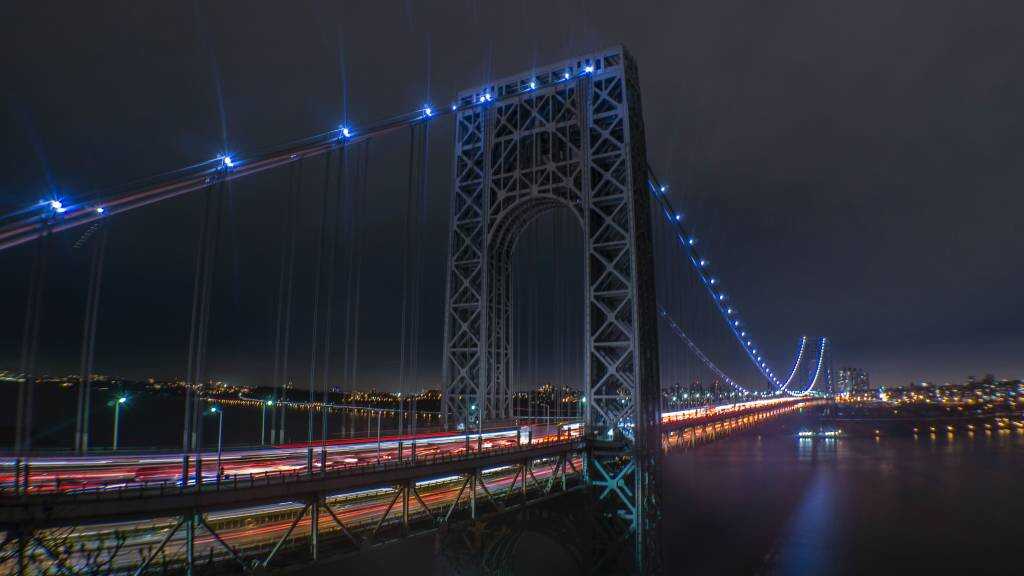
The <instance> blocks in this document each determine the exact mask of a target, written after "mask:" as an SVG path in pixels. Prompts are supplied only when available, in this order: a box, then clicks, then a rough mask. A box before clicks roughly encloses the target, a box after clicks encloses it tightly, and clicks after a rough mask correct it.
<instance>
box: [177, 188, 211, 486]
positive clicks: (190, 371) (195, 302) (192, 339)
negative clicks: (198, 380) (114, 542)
mask: <svg viewBox="0 0 1024 576" xmlns="http://www.w3.org/2000/svg"><path fill="white" fill-rule="evenodd" d="M212 194H213V187H212V186H210V187H207V189H206V190H205V191H204V192H203V202H202V209H201V220H200V222H199V237H198V239H197V242H196V257H195V262H196V266H195V273H194V277H193V279H192V312H191V314H190V315H189V329H188V350H187V360H186V368H185V424H184V426H183V427H182V439H181V449H182V452H186V453H187V452H188V451H189V450H191V449H192V434H193V432H192V396H193V389H192V387H193V385H194V383H195V370H196V334H197V332H198V331H199V310H200V306H201V303H200V300H201V295H202V286H203V270H204V269H205V266H204V262H205V260H206V236H207V234H208V231H207V227H208V226H209V218H208V215H207V212H208V211H209V209H208V206H209V204H210V196H211V195H212ZM186 472H187V471H183V472H182V474H183V477H182V482H185V480H186V478H185V477H184V475H185V473H186Z"/></svg>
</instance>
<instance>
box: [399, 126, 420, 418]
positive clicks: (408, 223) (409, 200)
mask: <svg viewBox="0 0 1024 576" xmlns="http://www.w3.org/2000/svg"><path fill="white" fill-rule="evenodd" d="M416 136H417V129H416V124H413V125H412V126H410V127H409V160H408V164H406V167H407V183H406V186H407V187H406V199H405V232H404V236H403V237H402V316H401V321H402V327H401V341H400V351H399V360H398V434H399V435H401V434H402V394H403V393H404V392H405V387H406V379H407V378H408V372H409V368H408V358H407V346H408V332H409V326H408V317H409V276H410V274H409V261H410V260H411V259H412V232H413V230H412V229H413V226H414V222H413V219H414V215H413V212H414V210H415V209H416V190H415V182H416V179H415V176H414V175H415V173H416V167H415V162H416Z"/></svg>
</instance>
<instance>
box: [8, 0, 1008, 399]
mask: <svg viewBox="0 0 1024 576" xmlns="http://www.w3.org/2000/svg"><path fill="white" fill-rule="evenodd" d="M286 8H287V9H286ZM2 21H3V23H2V24H0V38H2V40H0V43H2V45H0V47H2V50H0V59H2V67H0V74H2V76H0V78H2V81H0V98H2V100H0V102H2V106H3V109H2V115H0V117H2V118H3V126H4V129H3V131H2V140H0V145H2V146H3V154H2V155H0V214H8V213H10V212H12V211H14V210H18V209H20V208H23V207H25V206H27V205H30V204H32V203H34V202H38V201H39V199H40V198H43V197H46V196H48V195H50V194H59V195H61V196H62V197H69V198H74V197H75V195H76V194H84V193H90V192H93V191H96V190H100V189H105V188H108V187H112V186H117V185H121V184H125V183H127V182H130V181H132V180H135V179H137V178H140V177H144V176H148V175H152V174H156V173H161V172H165V171H168V170H173V169H176V168H179V167H182V166H186V165H190V164H193V163H195V162H200V161H204V160H208V159H210V158H214V157H216V156H218V155H219V154H221V153H223V152H225V151H227V152H231V153H232V154H235V155H238V156H245V155H246V154H247V153H254V152H258V151H260V150H263V149H266V148H268V147H271V146H273V145H276V144H280V143H283V142H286V141H290V140H294V139H298V138H301V137H304V136H307V135H310V134H314V133H319V132H323V131H325V130H330V129H332V128H336V127H337V126H338V125H339V124H341V123H343V122H344V123H348V124H351V125H353V126H356V127H358V126H359V125H361V124H363V125H365V124H368V123H370V122H373V121H375V120H379V119H381V118H385V117H388V116H391V115H394V114H396V113H399V112H406V111H411V110H414V109H417V108H420V107H421V106H423V105H424V103H427V102H431V103H434V104H435V105H445V104H447V103H448V102H450V100H451V99H452V98H453V97H454V94H455V92H456V91H458V90H460V89H464V88H469V87H472V86H476V85H478V84H482V83H484V82H486V81H488V80H490V79H494V78H500V77H502V76H505V75H508V74H513V73H516V72H519V71H520V70H524V69H528V68H530V67H531V66H533V65H543V64H546V63H550V62H557V61H559V60H561V59H564V58H568V57H571V56H573V55H576V54H581V53H586V52H589V51H593V50H597V49H600V48H603V47H606V46H609V45H613V44H618V43H621V44H624V45H626V46H627V47H628V49H629V50H630V51H631V52H632V53H633V55H634V57H635V58H636V60H637V62H638V65H639V68H640V78H641V86H642V90H643V107H644V114H645V117H646V128H647V139H648V140H647V147H648V152H649V157H650V163H651V165H652V166H654V167H655V170H657V172H658V174H659V176H660V178H661V179H662V180H664V181H666V182H667V183H668V184H669V185H670V186H671V188H672V192H673V194H674V201H675V202H676V203H677V205H679V206H681V207H683V209H684V210H685V212H686V214H687V218H688V221H689V222H690V223H691V224H692V225H693V226H694V228H695V230H696V232H697V234H698V235H699V236H700V238H701V239H702V247H703V249H704V250H706V251H707V253H708V254H710V256H711V258H712V260H713V265H714V266H715V270H716V273H717V274H718V276H719V277H720V278H721V280H722V283H723V285H724V286H725V287H726V289H727V290H728V292H729V293H730V295H731V297H732V301H733V302H735V303H736V304H737V306H738V307H740V309H741V310H742V312H743V317H744V318H745V320H746V322H747V324H748V325H749V326H752V327H754V329H755V330H756V331H757V333H758V334H759V341H760V342H761V343H762V346H763V347H764V349H765V350H766V351H767V357H768V358H769V359H770V360H771V362H772V364H773V365H774V366H776V368H777V369H778V370H779V371H781V370H782V368H783V366H785V365H786V364H787V363H788V362H789V361H790V358H791V355H792V354H793V351H794V346H795V343H796V341H797V338H798V337H799V335H801V334H808V335H809V336H811V337H817V336H828V337H829V338H831V339H832V341H833V345H834V358H835V363H836V365H837V366H839V365H847V364H850V365H854V366H858V367H861V368H864V369H866V370H868V371H869V372H870V373H871V374H872V377H873V381H874V382H875V383H878V384H885V385H894V384H901V383H906V382H907V381H910V380H921V379H927V380H935V381H947V380H949V381H958V380H962V379H964V378H966V377H967V376H968V375H971V374H974V375H979V376H980V375H982V374H984V373H986V372H994V373H996V374H997V375H999V376H1004V377H1017V378H1021V377H1024V329H1022V326H1024V306H1022V305H1021V303H1020V296H1019V295H1020V293H1021V292H1022V290H1024V266H1021V261H1022V256H1021V254H1022V253H1024V232H1022V231H1021V229H1020V228H1019V227H1018V223H1019V222H1020V221H1021V215H1022V214H1024V195H1022V193H1021V192H1022V190H1024V107H1022V102H1024V68H1022V67H1021V62H1024V35H1022V34H1021V31H1020V23H1021V22H1022V21H1024V5H1022V4H1021V3H1019V2H1016V1H1013V0H1007V1H986V2H962V1H956V0H927V1H918V2H901V1H899V0H865V1H860V2H844V1H838V0H824V1H777V2H760V1H755V0H723V1H716V2H672V1H669V2H649V3H648V2H621V1H620V2H552V1H545V2H467V1H461V2H412V1H405V2H383V1H379V2H365V3H356V2H289V3H287V6H286V5H285V4H283V3H276V2H228V1H218V2H194V3H191V4H190V3H184V2H182V3H139V2H123V3H117V2H101V1H95V2H46V1H35V2H17V3H10V4H9V5H8V6H7V7H6V10H5V14H4V17H3V18H2ZM451 141H452V135H451V129H450V126H449V123H448V122H447V121H442V122H439V123H438V124H437V126H436V127H435V128H432V129H431V134H430V159H431V162H430V172H429V189H428V202H427V206H426V221H427V222H428V224H427V225H426V226H425V227H424V229H423V230H422V233H423V239H424V240H423V244H422V248H423V253H422V259H423V263H424V264H423V266H424V268H423V269H424V273H423V274H424V275H423V280H422V286H423V290H422V299H421V302H422V304H421V306H422V312H423V319H422V324H421V334H422V335H421V337H420V345H421V352H420V356H421V363H420V364H421V368H420V370H421V373H422V377H423V383H424V385H427V386H431V385H432V386H436V385H437V383H438V381H439V379H440V355H441V344H440V341H441V330H442V313H441V312H442V310H441V309H442V303H443V292H444V284H443V282H444V271H443V267H444V253H445V249H446V245H447V219H448V194H449V193H450V186H449V180H450V176H451V168H450V167H451V151H450V148H451ZM372 146H373V156H372V160H371V168H370V176H369V188H370V201H369V204H368V206H367V208H366V212H365V213H364V214H361V215H360V219H359V225H360V229H361V230H364V231H365V232H366V238H367V247H366V250H365V251H364V253H363V262H364V266H363V268H362V270H363V272H362V274H363V276H362V282H363V284H362V285H363V290H364V292H363V294H364V302H363V310H362V314H363V320H362V322H361V325H360V326H361V328H360V329H361V335H360V343H359V347H360V360H359V363H360V368H359V369H360V374H361V375H362V378H363V379H364V381H363V384H365V385H367V386H368V385H370V384H373V385H376V386H378V387H385V388H393V387H394V386H395V381H396V378H397V371H398V370H397V366H398V361H399V360H398V357H399V344H398V343H397V338H398V334H399V327H400V318H399V313H398V310H399V306H397V305H396V302H398V301H399V300H400V298H401V294H402V289H401V286H400V279H401V269H400V264H399V262H400V258H401V256H400V254H401V249H400V246H401V242H402V240H401V238H402V234H403V230H404V229H405V228H404V222H405V220H404V219H405V214H404V199H405V194H406V191H405V186H406V180H405V179H406V176H405V170H406V167H405V158H406V154H407V152H406V151H407V148H408V135H407V134H406V133H402V134H399V135H396V136H394V137H391V138H389V139H388V140H387V141H381V142H374V144H373V145H372ZM321 171H322V168H315V167H314V165H312V164H311V165H310V166H309V171H308V173H307V176H308V181H309V185H308V186H307V190H305V192H306V194H305V195H304V196H303V201H302V202H303V209H304V216H303V227H302V230H301V234H300V256H299V262H298V268H297V271H296V274H297V276H296V277H297V281H298V282H299V283H300V284H302V286H300V287H299V288H298V292H297V295H296V298H297V300H296V306H297V315H296V328H295V330H296V334H297V335H296V342H295V344H294V346H293V352H294V360H293V363H294V365H295V370H294V374H293V375H294V377H295V378H296V379H297V380H298V379H300V378H301V377H302V374H304V370H305V369H304V368H303V366H305V365H306V364H307V363H308V354H309V350H308V344H306V343H305V342H306V341H307V340H308V310H307V309H308V305H306V304H305V302H307V301H308V299H309V290H310V288H309V287H308V285H309V282H308V279H309V278H311V277H312V263H311V262H312V258H311V257H309V254H311V250H312V248H311V247H312V245H313V241H312V238H313V230H314V224H315V222H316V217H315V215H314V208H315V207H316V206H317V205H318V202H319V200H318V194H319V193H320V191H319V189H318V188H316V185H315V184H314V182H317V181H319V178H318V176H317V174H319V173H320V172H321ZM285 182H286V179H285V173H284V172H280V173H275V174H270V175H266V176H259V177H257V178H255V179H254V180H253V181H246V182H240V183H238V184H236V185H233V186H232V189H231V192H230V198H229V201H228V208H227V212H226V216H225V224H224V234H223V236H222V239H221V240H222V247H221V251H220V256H221V264H222V265H221V266H220V267H219V269H218V276H217V279H216V283H217V284H216V297H215V307H214V320H213V324H212V327H211V331H212V332H211V349H210V369H209V373H210V375H211V376H213V377H218V378H224V379H228V380H234V381H242V382H252V383H268V382H269V376H268V373H269V370H270V364H271V359H270V350H271V347H272V343H273V339H272V337H273V305H274V296H275V292H276V282H277V273H278V268H277V263H278V257H279V256H278V255H279V250H280V238H279V236H278V233H279V230H280V215H281V211H282V206H283V204H282V198H283V194H282V192H283V190H284V185H285ZM199 211H200V204H199V199H198V197H192V198H186V199H178V200H174V201H172V202H168V203H166V205H161V206H159V207H150V208H146V209H143V210H140V211H137V212H134V213H132V214H129V215H126V216H123V217H119V218H117V219H116V221H112V222H111V228H110V234H111V236H110V242H111V243H110V252H109V254H108V272H107V275H106V278H105V282H106V283H105V286H104V294H103V304H102V311H101V317H100V329H99V335H98V344H97V361H96V363H97V370H98V371H100V372H106V373H116V374H122V375H126V376H134V377H139V376H146V375H154V376H158V377H174V376H179V375H181V374H183V373H184V363H185V342H186V335H187V329H188V310H189V305H190V298H191V286H192V269H193V265H192V262H193V255H194V242H195V240H194V236H195V231H196V228H197V218H196V216H197V215H198V214H199ZM556 221H557V219H556ZM0 223H2V222H0ZM80 235H81V231H73V232H70V233H68V234H66V235H64V236H62V237H61V238H60V239H58V241H57V242H56V243H55V245H54V259H53V262H54V264H53V265H52V267H51V270H50V277H49V280H50V282H49V284H48V288H47V305H46V306H47V308H46V314H45V318H44V322H43V330H42V338H41V351H40V360H39V365H40V368H41V369H42V370H43V371H47V372H62V371H66V372H74V371H76V369H77V358H78V356H77V355H78V346H79V338H80V332H81V311H82V301H83V300H84V284H85V281H86V276H85V274H86V270H87V268H86V262H87V256H88V250H87V249H85V250H84V249H75V248H73V247H72V246H73V244H74V242H75V240H77V238H78V237H79V236H80ZM577 236H578V233H577ZM562 239H563V240H564V243H565V244H568V245H574V244H573V240H572V238H571V237H568V238H566V237H563V238H562ZM578 241H579V240H578V238H577V239H576V240H575V242H578ZM30 252H31V251H30V249H29V248H27V247H22V248H19V249H16V250H14V251H10V252H6V253H3V254H0V270H2V271H3V276H2V277H3V280H2V281H0V298H2V305H0V318H2V319H3V323H2V326H0V370H2V369H5V368H16V367H17V365H18V354H17V352H18V343H19V339H20V332H21V322H22V313H23V309H24V302H25V294H26V284H27V274H28V272H27V271H28V265H27V264H28V262H29V254H30ZM548 260H552V259H550V258H549V259H548ZM553 260H555V262H547V263H545V264H538V268H537V274H536V275H535V277H538V278H544V277H547V275H546V273H545V272H544V271H546V270H549V269H552V270H553V269H560V268H559V266H558V262H562V260H561V256H559V257H557V258H554V259H553ZM544 266H547V268H544ZM552 266H553V267H552ZM571 293H572V288H571V287H569V288H566V292H565V294H569V295H571ZM566 298H568V296H566ZM556 300H557V299H556ZM544 305H545V306H549V307H550V308H551V309H552V310H554V309H557V305H558V302H557V301H556V302H548V303H546V304H544ZM540 315H541V316H545V314H543V313H541V314H540ZM570 316H571V315H570ZM562 320H564V321H568V322H572V321H577V320H575V319H574V318H563V319H562ZM338 330H339V333H340V331H341V329H340V328H339V329H338ZM574 330H578V328H574ZM557 339H558V338H555V337H552V342H554V341H555V340H557ZM542 348H543V346H542ZM340 354H341V353H340V352H338V353H337V356H336V358H335V359H334V360H332V362H333V363H334V364H335V365H337V364H338V363H340V362H341V360H340ZM546 354H548V356H547V359H546V360H543V362H545V363H547V364H549V365H550V364H551V363H552V360H551V355H550V353H546Z"/></svg>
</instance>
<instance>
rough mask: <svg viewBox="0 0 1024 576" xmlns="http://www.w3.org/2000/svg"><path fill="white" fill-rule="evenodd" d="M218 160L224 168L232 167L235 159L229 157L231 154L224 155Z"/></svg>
mask: <svg viewBox="0 0 1024 576" xmlns="http://www.w3.org/2000/svg"><path fill="white" fill-rule="evenodd" d="M220 160H221V163H222V164H223V165H224V167H225V168H232V167H234V165H235V161H234V160H232V159H231V156H224V157H222V158H221V159H220Z"/></svg>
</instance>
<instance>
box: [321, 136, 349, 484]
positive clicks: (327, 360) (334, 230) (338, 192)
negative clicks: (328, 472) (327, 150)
mask: <svg viewBox="0 0 1024 576" xmlns="http://www.w3.org/2000/svg"><path fill="white" fill-rule="evenodd" d="M327 160H328V161H330V157H328V159H327ZM337 163H338V170H337V177H336V182H335V199H334V211H333V216H332V220H333V223H332V225H331V227H330V230H331V235H330V243H329V244H328V250H327V303H326V305H325V306H324V348H323V370H322V373H321V380H322V382H323V408H322V409H321V412H320V464H321V466H324V467H326V464H327V460H326V458H327V410H328V404H329V400H330V397H329V396H328V392H329V387H330V373H331V333H332V332H333V330H334V279H335V276H337V274H336V273H335V265H334V262H335V259H336V255H337V251H338V241H339V240H340V238H339V235H340V234H341V218H342V208H343V205H342V198H343V196H344V192H345V186H344V184H343V181H344V178H343V177H342V175H343V173H344V170H345V158H344V154H343V153H342V152H340V151H339V152H338V162H337ZM328 169H329V167H328ZM329 176H330V173H329V172H328V180H330V178H329ZM323 469H326V468H323Z"/></svg>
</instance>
